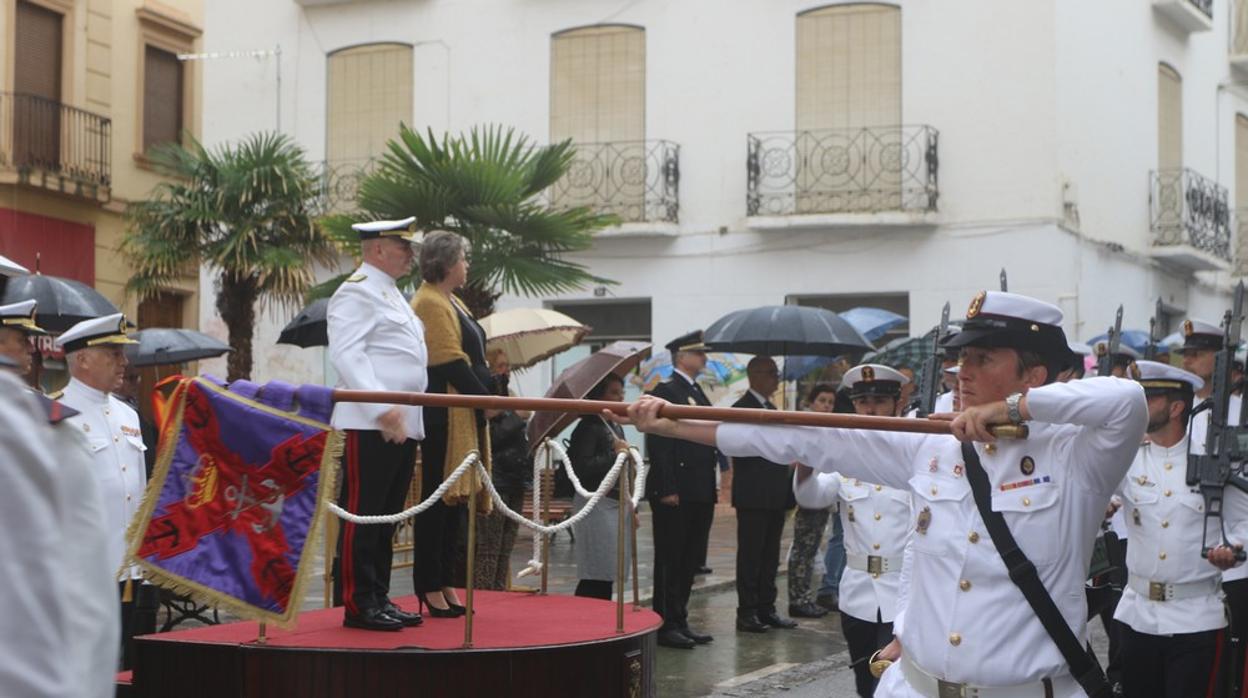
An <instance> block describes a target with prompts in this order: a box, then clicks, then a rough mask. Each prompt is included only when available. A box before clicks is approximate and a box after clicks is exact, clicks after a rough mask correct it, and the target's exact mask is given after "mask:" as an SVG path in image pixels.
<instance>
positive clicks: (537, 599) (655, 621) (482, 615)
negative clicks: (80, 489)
mask: <svg viewBox="0 0 1248 698" xmlns="http://www.w3.org/2000/svg"><path fill="white" fill-rule="evenodd" d="M459 597H460V600H461V601H462V600H463V598H464V593H463V592H462V591H461V592H460V594H459ZM474 602H475V604H476V606H477V611H476V616H475V618H476V620H475V622H474V623H473V628H472V630H473V635H472V640H473V643H472V644H473V649H478V650H491V649H513V648H521V647H544V646H551V645H574V644H582V643H586V642H594V641H598V640H607V639H613V638H617V637H619V635H618V634H617V633H616V632H615V602H613V601H612V602H608V601H602V600H600V599H587V598H583V597H579V596H539V595H537V594H533V593H521V592H503V591H478V592H476V596H475V599H474ZM395 603H397V604H398V605H399V606H400V607H401V608H403V609H404V610H407V611H415V610H416V597H414V596H405V597H403V598H399V599H395ZM342 613H343V609H341V608H327V609H322V610H319V611H307V612H304V613H302V614H300V615H299V618H298V620H297V622H296V624H295V625H294V627H292V628H291V629H289V630H282V629H280V628H276V627H273V626H272V625H270V626H269V627H268V629H267V630H268V644H269V645H270V646H272V647H301V648H313V647H316V648H327V649H329V648H333V649H362V650H398V649H408V650H411V649H421V650H460V649H463V645H464V619H463V618H462V617H460V618H433V617H431V616H430V615H429V614H428V613H426V614H425V623H424V625H421V626H420V627H417V628H404V629H403V630H401V631H399V632H377V631H371V630H358V629H354V628H344V627H343V626H342ZM661 623H662V619H661V618H660V617H659V616H658V614H656V613H654V612H653V611H651V610H650V609H649V608H642V609H641V610H639V611H634V610H633V606H632V604H631V603H629V604H626V605H625V606H624V634H625V635H629V634H633V633H639V632H648V631H651V630H653V629H655V628H657V627H658V626H659V625H660V624H661ZM258 630H259V624H258V623H255V622H240V623H226V624H223V625H211V626H206V627H202V628H194V629H192V630H179V631H176V632H171V633H160V634H157V635H148V636H146V638H147V639H149V640H158V641H168V642H185V643H201V644H244V643H254V642H255V640H256V636H257V633H258Z"/></svg>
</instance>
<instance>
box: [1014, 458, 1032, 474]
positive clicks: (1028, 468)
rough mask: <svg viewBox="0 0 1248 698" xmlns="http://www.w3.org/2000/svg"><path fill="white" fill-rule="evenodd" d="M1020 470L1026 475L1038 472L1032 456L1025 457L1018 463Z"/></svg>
mask: <svg viewBox="0 0 1248 698" xmlns="http://www.w3.org/2000/svg"><path fill="white" fill-rule="evenodd" d="M1018 469H1019V470H1021V471H1023V474H1024V475H1031V474H1032V473H1034V472H1036V461H1034V460H1032V458H1031V456H1023V459H1022V460H1021V461H1019V463H1018Z"/></svg>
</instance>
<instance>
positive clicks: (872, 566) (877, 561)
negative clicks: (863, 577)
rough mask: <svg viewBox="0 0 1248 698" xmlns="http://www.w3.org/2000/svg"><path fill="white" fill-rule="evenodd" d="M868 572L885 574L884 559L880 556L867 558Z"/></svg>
mask: <svg viewBox="0 0 1248 698" xmlns="http://www.w3.org/2000/svg"><path fill="white" fill-rule="evenodd" d="M867 572H868V573H870V574H883V573H884V558H882V557H880V556H879V555H868V556H867Z"/></svg>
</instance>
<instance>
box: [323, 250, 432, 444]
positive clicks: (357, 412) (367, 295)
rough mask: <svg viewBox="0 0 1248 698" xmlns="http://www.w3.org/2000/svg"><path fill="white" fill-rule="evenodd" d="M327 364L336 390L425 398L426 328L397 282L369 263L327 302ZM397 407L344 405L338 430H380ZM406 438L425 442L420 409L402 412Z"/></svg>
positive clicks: (338, 409) (338, 408) (337, 414)
mask: <svg viewBox="0 0 1248 698" xmlns="http://www.w3.org/2000/svg"><path fill="white" fill-rule="evenodd" d="M326 317H327V319H328V333H329V359H330V361H331V362H332V363H333V366H334V370H335V371H337V372H338V387H339V388H349V389H352V390H402V391H407V392H416V393H421V392H424V391H425V389H426V388H428V387H429V375H428V373H427V369H428V366H429V354H428V352H427V351H426V349H425V326H424V323H422V322H421V321H420V318H418V317H416V313H414V312H412V308H411V306H410V305H408V303H407V301H405V300H403V294H402V293H400V292H399V288H398V286H395V284H394V277H392V276H390V275H389V274H387V273H385V272H384V271H382V270H380V269H378V268H377V267H374V266H373V265H371V264H368V263H367V262H365V263H364V264H361V265H360V268H359V269H356V270H355V273H354V274H352V275H351V276H350V277H348V278H347V280H346V281H344V282H343V284H342V286H339V287H338V290H337V291H335V292H334V295H333V297H332V298H330V299H329V309H328V311H327V315H326ZM391 407H394V405H379V404H368V403H362V402H340V403H338V404H336V405H334V416H333V425H334V427H336V428H338V429H361V430H377V429H378V428H379V427H378V425H377V419H378V418H379V417H381V415H383V414H385V413H386V411H387V410H389V409H390V408H391ZM399 408H400V409H401V410H403V412H404V430H405V431H406V432H407V438H409V439H416V440H420V439H423V438H425V425H424V421H423V420H422V419H421V409H420V408H419V407H415V406H411V405H402V406H399Z"/></svg>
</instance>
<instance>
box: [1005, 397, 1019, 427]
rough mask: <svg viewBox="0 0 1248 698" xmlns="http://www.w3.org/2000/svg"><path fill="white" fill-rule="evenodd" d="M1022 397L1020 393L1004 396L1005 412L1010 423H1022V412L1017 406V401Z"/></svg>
mask: <svg viewBox="0 0 1248 698" xmlns="http://www.w3.org/2000/svg"><path fill="white" fill-rule="evenodd" d="M1022 399H1023V394H1022V393H1014V394H1013V395H1010V396H1009V397H1007V398H1005V414H1006V416H1007V417H1009V419H1010V423H1012V424H1022V423H1023V412H1022V410H1020V409H1019V408H1018V403H1019V402H1021V401H1022Z"/></svg>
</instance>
